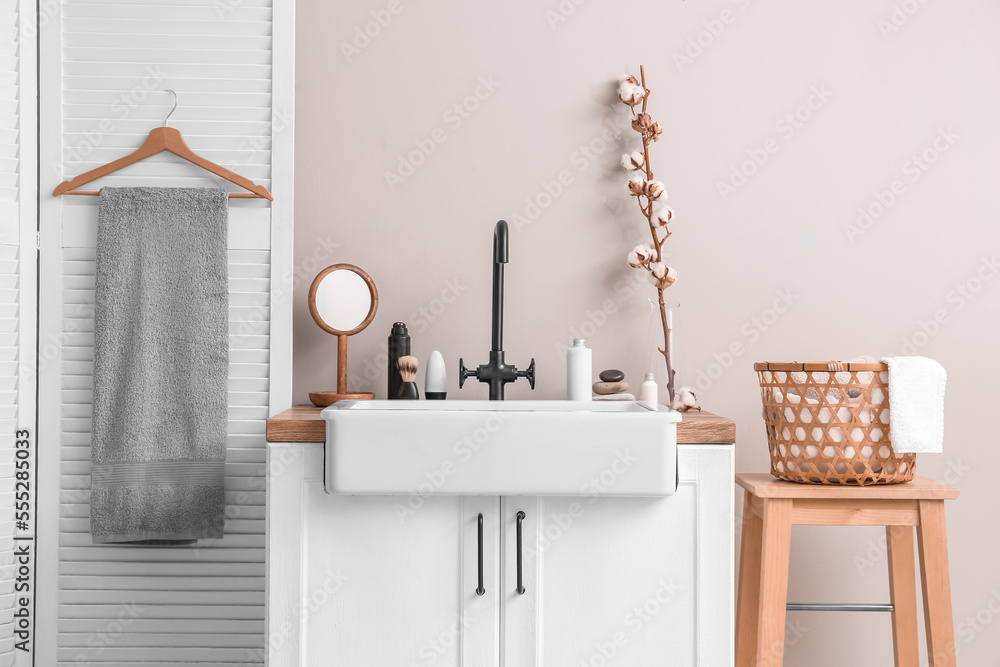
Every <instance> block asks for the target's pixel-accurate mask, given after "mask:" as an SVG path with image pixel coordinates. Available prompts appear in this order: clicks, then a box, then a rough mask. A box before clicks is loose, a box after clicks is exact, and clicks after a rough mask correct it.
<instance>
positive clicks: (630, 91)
mask: <svg viewBox="0 0 1000 667" xmlns="http://www.w3.org/2000/svg"><path fill="white" fill-rule="evenodd" d="M645 96H646V90H645V89H644V88H643V87H642V86H640V85H639V82H638V81H636V78H635V77H634V76H630V77H627V78H625V79H623V80H622V82H621V83H620V84H619V85H618V99H620V100H621V101H622V102H624V103H625V104H627V105H629V106H630V107H634V106H635V105H636V104H639V103H640V102H642V98H643V97H645Z"/></svg>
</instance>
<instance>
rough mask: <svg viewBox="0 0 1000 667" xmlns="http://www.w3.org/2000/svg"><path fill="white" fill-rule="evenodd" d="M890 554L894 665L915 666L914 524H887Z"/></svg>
mask: <svg viewBox="0 0 1000 667" xmlns="http://www.w3.org/2000/svg"><path fill="white" fill-rule="evenodd" d="M885 541H886V546H887V548H888V555H889V600H890V602H892V607H893V612H892V645H893V649H894V651H895V657H896V667H918V665H919V664H920V642H919V636H918V635H919V630H918V627H917V575H916V569H917V565H916V562H915V561H914V559H913V526H886V527H885Z"/></svg>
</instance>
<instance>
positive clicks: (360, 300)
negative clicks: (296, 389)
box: [309, 264, 378, 408]
mask: <svg viewBox="0 0 1000 667" xmlns="http://www.w3.org/2000/svg"><path fill="white" fill-rule="evenodd" d="M377 310H378V290H376V289H375V281H373V280H372V278H371V276H369V275H368V274H367V273H365V272H364V271H362V270H361V269H359V268H358V267H356V266H354V265H353V264H334V265H333V266H328V267H327V268H325V269H323V270H322V271H321V272H320V273H319V275H317V276H316V278H315V279H314V280H313V283H312V286H311V287H310V288H309V312H310V314H312V317H313V319H314V320H315V321H316V324H318V325H319V327H320V328H321V329H323V330H324V331H326V332H327V333H329V334H333V335H334V336H336V337H337V390H336V391H311V392H309V400H310V401H312V404H313V405H315V406H317V407H321V408H325V407H327V406H329V405H332V404H334V403H336V402H337V401H344V400H355V401H370V400H372V399H374V398H375V394H373V393H371V392H349V391H347V337H348V336H353V335H354V334H356V333H358V332H360V331H363V330H364V329H365V328H366V327H367V326H368V325H369V324H371V321H372V319H374V317H375V312H376V311H377Z"/></svg>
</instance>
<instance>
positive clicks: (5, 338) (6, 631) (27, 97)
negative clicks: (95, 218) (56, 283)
mask: <svg viewBox="0 0 1000 667" xmlns="http://www.w3.org/2000/svg"><path fill="white" fill-rule="evenodd" d="M35 27H36V21H35V3H34V2H33V1H32V2H27V1H23V0H0V667H3V666H5V665H14V664H17V665H28V664H30V659H31V654H30V648H31V645H33V641H34V636H33V635H34V629H33V628H30V629H31V634H30V635H29V634H27V632H28V628H29V624H30V623H31V615H32V613H33V602H32V594H33V587H34V583H35V582H34V580H33V576H32V574H33V572H32V568H31V565H32V562H31V561H32V560H33V559H34V555H35V548H34V543H33V540H32V536H33V535H34V532H35V525H36V519H37V516H36V503H35V491H36V488H37V487H36V480H35V478H34V466H35V463H36V462H35V453H34V452H35V447H36V444H37V441H36V438H35V429H34V426H35V412H34V410H35V374H34V351H35V312H36V311H35V290H36V282H35V275H36V272H37V263H36V260H37V254H36V250H35V226H36V219H37V209H36V173H35V168H36V167H35V165H36V142H37V134H36V129H37V128H36V123H35V116H36V107H35V94H36V87H35V83H36V75H37V72H36V57H35V56H36V54H35V49H36V41H35ZM16 551H17V552H19V554H20V558H15V552H16ZM18 631H20V632H21V633H22V635H21V637H20V638H19V637H18V634H17V632H18Z"/></svg>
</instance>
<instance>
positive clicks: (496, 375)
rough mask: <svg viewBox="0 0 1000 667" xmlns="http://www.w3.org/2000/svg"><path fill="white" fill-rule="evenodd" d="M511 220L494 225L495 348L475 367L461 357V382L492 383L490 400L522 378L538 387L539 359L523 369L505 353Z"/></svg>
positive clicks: (501, 394) (500, 399)
mask: <svg viewBox="0 0 1000 667" xmlns="http://www.w3.org/2000/svg"><path fill="white" fill-rule="evenodd" d="M509 234H510V232H509V231H508V228H507V221H506V220H500V221H499V222H497V224H496V227H494V229H493V349H492V350H490V362H489V363H488V364H483V365H481V366H479V367H477V368H476V369H475V370H470V369H469V368H466V366H465V361H464V360H463V359H459V360H458V386H459V388H461V387H462V385H464V384H465V379H466V378H470V377H474V378H476V379H477V380H479V381H480V382H486V383H489V385H490V400H491V401H497V400H499V401H502V400H503V394H504V391H503V389H504V386H505V385H506V384H508V383H510V382H514V381H515V380H517V379H518V378H525V379H526V380H527V381H528V384H529V385H531V388H532V389H534V388H535V360H534V359H532V360H531V364H530V365H529V366H528V368H527V369H525V370H523V371H519V370H518V369H517V367H515V366H512V365H510V364H508V363H507V362H506V361H505V360H504V354H503V265H504V264H506V263H507V261H508V259H509V256H510V241H509Z"/></svg>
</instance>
